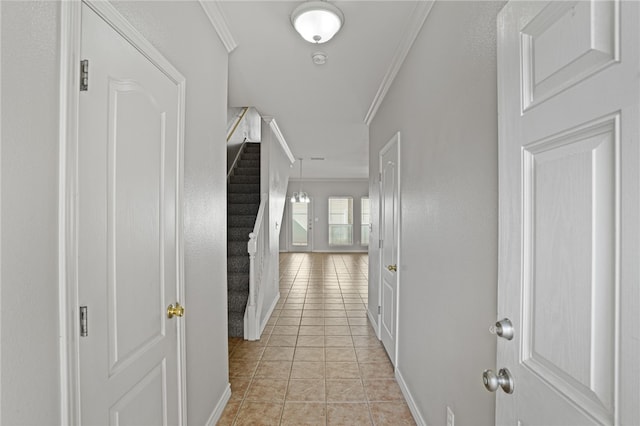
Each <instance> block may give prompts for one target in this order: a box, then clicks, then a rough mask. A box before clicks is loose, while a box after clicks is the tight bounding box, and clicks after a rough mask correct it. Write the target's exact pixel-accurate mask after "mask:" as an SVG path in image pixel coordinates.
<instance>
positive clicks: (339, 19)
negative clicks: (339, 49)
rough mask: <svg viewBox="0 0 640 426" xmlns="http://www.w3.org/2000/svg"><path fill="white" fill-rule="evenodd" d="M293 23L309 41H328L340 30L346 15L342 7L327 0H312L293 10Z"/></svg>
mask: <svg viewBox="0 0 640 426" xmlns="http://www.w3.org/2000/svg"><path fill="white" fill-rule="evenodd" d="M291 23H292V24H293V27H294V28H295V29H296V31H297V32H298V33H299V34H300V35H301V36H302V38H303V39H305V40H306V41H308V42H309V43H318V44H319V43H326V42H327V41H329V40H331V38H332V37H333V36H334V35H336V33H337V32H338V31H340V28H341V27H342V24H344V15H343V14H342V11H341V10H340V9H338V8H337V7H336V6H334V5H332V4H330V3H328V2H326V1H320V0H310V1H306V2H304V3H302V4H301V5H299V6H298V7H296V8H295V9H294V10H293V12H292V13H291Z"/></svg>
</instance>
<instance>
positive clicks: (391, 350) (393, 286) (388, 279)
mask: <svg viewBox="0 0 640 426" xmlns="http://www.w3.org/2000/svg"><path fill="white" fill-rule="evenodd" d="M399 149H400V134H399V133H398V134H396V135H395V136H394V137H393V138H392V139H391V140H390V141H389V142H388V143H387V144H386V145H385V146H384V148H382V150H381V151H380V173H381V176H380V204H381V205H380V219H381V226H380V235H381V236H382V248H381V250H380V256H381V262H380V269H381V270H380V277H381V280H380V281H381V282H380V339H381V340H382V343H383V345H384V347H385V349H386V350H387V354H389V358H390V359H391V362H392V363H393V364H394V365H395V362H396V347H397V345H396V343H397V342H396V340H397V329H398V325H397V319H398V312H397V306H398V274H399V271H398V264H399V256H398V247H399V231H400V227H399V221H400V217H399V212H400V211H399V197H398V195H399V193H400V170H399V162H398V160H399Z"/></svg>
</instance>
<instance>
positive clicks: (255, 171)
mask: <svg viewBox="0 0 640 426" xmlns="http://www.w3.org/2000/svg"><path fill="white" fill-rule="evenodd" d="M233 174H234V175H240V176H260V168H259V167H236V168H235V169H233Z"/></svg>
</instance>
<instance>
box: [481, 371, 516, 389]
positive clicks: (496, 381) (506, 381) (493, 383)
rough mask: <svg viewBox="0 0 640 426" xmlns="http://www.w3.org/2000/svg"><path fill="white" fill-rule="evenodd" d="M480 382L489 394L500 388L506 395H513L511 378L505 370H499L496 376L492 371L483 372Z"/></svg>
mask: <svg viewBox="0 0 640 426" xmlns="http://www.w3.org/2000/svg"><path fill="white" fill-rule="evenodd" d="M482 381H483V382H484V387H485V388H486V389H487V390H488V391H489V392H495V391H497V390H498V388H502V390H503V391H505V392H506V393H513V387H514V383H513V377H512V376H511V373H510V372H509V370H507V369H506V368H501V369H500V370H499V371H498V374H497V375H496V373H494V372H493V370H484V373H482Z"/></svg>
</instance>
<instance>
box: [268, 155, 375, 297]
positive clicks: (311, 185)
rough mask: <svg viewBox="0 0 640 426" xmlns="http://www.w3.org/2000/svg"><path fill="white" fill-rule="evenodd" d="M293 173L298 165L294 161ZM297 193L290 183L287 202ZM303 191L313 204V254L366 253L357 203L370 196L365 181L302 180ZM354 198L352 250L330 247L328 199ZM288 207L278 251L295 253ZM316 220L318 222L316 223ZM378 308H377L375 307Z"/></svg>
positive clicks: (296, 183)
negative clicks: (362, 243) (316, 252)
mask: <svg viewBox="0 0 640 426" xmlns="http://www.w3.org/2000/svg"><path fill="white" fill-rule="evenodd" d="M293 167H294V171H293V172H292V173H291V174H292V175H293V176H295V175H296V170H295V169H296V168H298V173H299V167H300V164H299V163H298V162H297V161H296V163H295V164H294V166H293ZM299 190H300V180H299V179H291V180H290V182H289V189H288V191H287V200H288V199H289V198H291V195H292V194H293V193H294V192H297V191H299ZM302 190H303V191H304V192H306V193H307V194H309V197H310V198H311V200H312V203H311V208H312V213H311V214H312V216H313V218H314V222H313V228H312V232H313V251H318V252H349V251H367V246H363V245H360V241H361V236H360V199H361V198H362V197H367V196H368V195H369V184H368V182H367V181H366V180H365V179H318V180H313V179H310V180H303V182H302ZM333 196H336V197H342V196H345V197H353V245H351V246H330V245H329V225H328V214H329V197H333ZM290 205H291V203H288V202H287V203H286V206H285V213H284V218H283V224H282V226H283V228H282V232H280V250H281V251H296V249H297V248H296V247H295V246H293V247H292V246H291V237H290V235H291V213H290V208H289V207H290ZM316 218H317V221H316V220H315V219H316ZM376 306H377V305H376Z"/></svg>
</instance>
